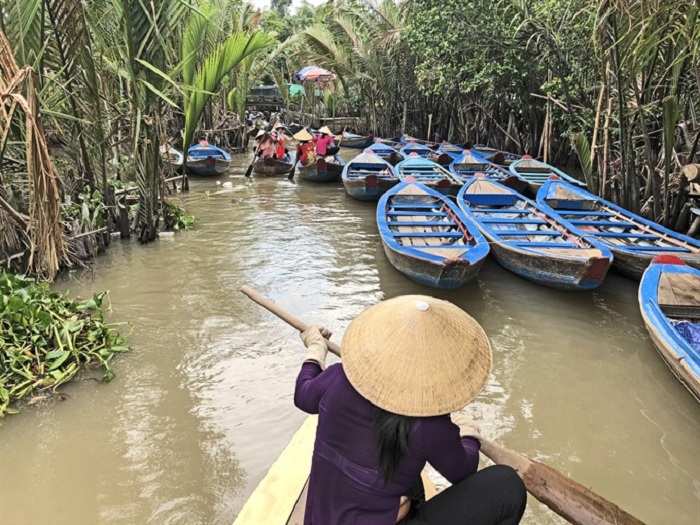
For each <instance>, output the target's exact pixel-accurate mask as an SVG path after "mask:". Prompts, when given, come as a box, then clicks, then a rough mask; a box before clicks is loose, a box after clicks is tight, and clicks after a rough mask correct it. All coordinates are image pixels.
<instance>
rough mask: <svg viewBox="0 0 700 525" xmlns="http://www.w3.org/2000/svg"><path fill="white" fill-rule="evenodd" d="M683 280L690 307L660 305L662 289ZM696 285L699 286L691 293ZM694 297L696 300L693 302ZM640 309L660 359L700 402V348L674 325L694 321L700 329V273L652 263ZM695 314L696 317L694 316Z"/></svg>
mask: <svg viewBox="0 0 700 525" xmlns="http://www.w3.org/2000/svg"><path fill="white" fill-rule="evenodd" d="M662 277H664V282H663V284H662V283H661V279H662ZM679 277H680V278H681V279H683V281H681V285H682V287H683V288H684V289H685V292H686V294H687V295H686V296H685V297H684V298H683V299H682V301H681V302H684V303H685V302H687V303H690V304H687V305H685V304H684V305H683V306H680V307H679V306H678V305H663V304H659V303H660V302H661V301H660V298H659V295H660V294H659V290H660V288H662V287H664V288H668V287H669V286H673V284H672V283H673V280H674V279H677V278H679ZM693 283H694V285H695V286H694V287H692V288H691V289H688V285H689V284H690V285H691V286H692V284H693ZM693 296H694V300H693V299H691V297H693ZM665 297H666V298H665V299H664V300H668V297H669V296H668V295H666V296H665ZM671 297H673V294H671ZM639 307H640V310H641V313H642V318H643V319H644V324H645V325H646V328H647V331H648V332H649V336H650V337H651V340H652V342H653V343H654V346H655V347H656V350H657V351H658V352H659V355H661V357H662V358H663V360H664V361H665V362H666V364H667V365H668V367H669V368H670V369H671V371H672V372H673V374H674V375H675V376H676V377H677V378H678V379H679V380H680V382H681V383H682V384H683V386H685V387H686V388H687V389H688V390H689V391H690V392H691V394H693V395H694V396H695V398H696V399H697V400H698V401H700V348H697V347H694V345H693V344H691V343H690V341H688V340H686V339H685V338H684V337H683V336H682V335H681V334H680V333H679V332H678V330H677V329H676V327H675V325H674V323H673V322H672V321H671V319H678V320H684V319H690V320H691V323H692V324H695V325H700V315H699V312H700V270H698V269H695V268H691V267H689V266H686V265H676V264H660V263H655V262H654V263H652V264H651V265H650V266H649V268H648V269H647V270H646V271H645V272H644V276H643V277H642V280H641V283H640V286H639ZM673 310H676V312H673ZM693 310H694V314H692V313H691V311H693ZM667 312H668V313H667ZM693 316H695V317H693Z"/></svg>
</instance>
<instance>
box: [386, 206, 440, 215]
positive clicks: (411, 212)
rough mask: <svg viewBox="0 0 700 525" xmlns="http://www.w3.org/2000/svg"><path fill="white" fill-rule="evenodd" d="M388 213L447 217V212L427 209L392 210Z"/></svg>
mask: <svg viewBox="0 0 700 525" xmlns="http://www.w3.org/2000/svg"><path fill="white" fill-rule="evenodd" d="M435 209H437V208H435ZM387 215H389V216H392V217H418V216H420V217H447V213H445V212H427V211H390V212H387Z"/></svg>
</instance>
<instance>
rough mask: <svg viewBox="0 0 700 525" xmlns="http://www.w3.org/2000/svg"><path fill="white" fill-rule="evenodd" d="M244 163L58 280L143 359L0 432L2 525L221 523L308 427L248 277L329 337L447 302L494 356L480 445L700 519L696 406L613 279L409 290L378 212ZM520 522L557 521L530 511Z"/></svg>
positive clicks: (289, 356) (493, 269)
mask: <svg viewBox="0 0 700 525" xmlns="http://www.w3.org/2000/svg"><path fill="white" fill-rule="evenodd" d="M247 162H248V158H247V157H245V156H240V157H236V160H235V163H236V167H235V168H234V170H233V178H230V179H229V178H222V179H221V181H224V180H230V181H231V182H232V183H233V190H231V191H222V190H221V189H220V188H217V186H216V181H215V180H213V179H199V180H196V181H195V180H193V181H191V191H190V192H189V193H188V194H186V195H183V196H182V202H183V205H184V206H186V208H187V209H188V211H189V212H190V213H193V214H194V215H196V216H197V217H198V218H200V221H199V222H198V224H197V227H196V229H195V230H193V231H190V232H187V233H185V234H181V235H176V236H174V237H170V238H168V239H160V240H159V241H158V242H156V243H152V244H150V245H147V246H140V245H139V244H138V243H137V242H136V241H135V240H132V241H131V242H115V243H113V245H112V246H111V247H110V249H109V250H108V251H107V253H106V254H105V255H103V256H101V257H99V258H98V259H97V260H96V271H95V272H94V273H90V272H84V273H76V274H75V275H74V276H73V277H72V278H71V279H69V280H61V281H60V282H58V283H56V285H55V289H57V290H64V289H67V288H70V289H71V290H72V293H73V294H74V295H81V296H85V295H87V294H89V293H91V291H92V290H109V291H110V298H111V302H112V306H113V309H114V311H113V313H112V314H111V315H110V317H109V319H108V320H109V321H123V320H129V321H131V323H132V325H133V329H132V331H131V333H130V335H129V338H128V342H129V344H130V345H131V346H132V347H134V348H135V349H136V350H137V351H135V352H132V353H131V354H129V355H127V356H126V357H124V358H119V359H117V360H116V361H115V362H114V367H115V372H116V374H117V375H116V378H115V379H114V381H113V382H111V383H110V384H109V385H94V384H93V383H92V382H88V383H77V384H72V385H69V386H67V387H66V388H65V392H66V393H67V395H68V396H69V398H68V399H67V400H66V401H65V402H62V403H58V402H56V403H52V404H49V405H46V406H40V407H35V408H33V409H32V410H27V411H24V412H23V413H20V414H18V415H16V416H13V417H12V418H11V424H6V425H4V426H3V427H1V428H0V435H1V437H2V439H0V462H1V463H2V465H3V468H2V469H1V471H0V484H2V486H3V495H2V505H0V522H2V523H5V522H7V523H13V524H17V525H22V524H29V523H56V522H57V521H56V519H57V518H56V517H57V516H59V517H61V516H62V517H65V521H66V522H68V521H70V522H71V523H72V524H79V525H82V524H86V525H87V524H93V523H101V524H108V525H116V524H132V523H153V524H156V523H165V522H186V523H191V524H199V523H201V524H212V525H230V524H231V523H232V522H233V519H234V518H235V516H236V514H237V512H238V510H239V509H240V508H241V506H242V504H243V501H245V499H246V498H247V497H248V495H249V494H250V493H251V492H252V490H253V489H254V487H255V485H256V484H257V482H258V481H259V480H260V479H261V478H262V476H263V475H264V473H265V471H266V470H267V468H268V467H269V465H270V464H271V463H272V461H273V460H274V458H276V457H277V455H278V454H279V453H280V451H281V450H282V449H283V448H284V445H285V444H286V443H287V442H288V441H289V438H290V437H291V436H292V434H293V433H294V431H295V430H296V429H297V428H298V426H299V425H300V424H301V422H302V421H303V419H304V414H302V413H300V412H299V411H297V410H296V409H295V408H294V407H293V405H292V398H291V396H292V391H293V384H294V379H295V377H296V373H297V370H298V367H299V365H300V360H301V359H302V357H303V352H302V347H301V343H300V341H299V338H298V335H297V334H296V333H295V332H294V331H293V330H292V329H290V328H288V327H286V326H284V325H283V324H281V323H280V322H279V321H278V320H276V319H274V318H273V317H272V316H270V315H269V314H267V313H265V312H264V311H262V310H261V309H260V308H259V307H257V306H256V305H255V304H253V303H252V302H250V301H249V300H248V299H246V298H245V297H244V296H243V295H242V294H240V293H239V292H238V289H239V288H240V285H241V284H243V283H249V284H251V285H253V286H255V287H256V288H257V289H259V290H260V291H261V292H263V293H265V294H266V295H268V296H269V297H271V298H272V299H274V300H275V301H276V302H278V303H279V304H281V305H282V306H283V307H284V308H285V309H287V310H289V311H290V312H294V313H295V314H296V315H298V316H299V317H300V318H303V319H305V320H310V321H314V322H319V323H322V324H326V325H327V326H330V327H332V328H333V330H334V332H335V333H336V336H335V337H334V339H335V340H336V341H340V338H341V336H342V333H343V330H344V328H345V327H346V326H347V325H348V323H349V322H350V321H351V319H352V318H353V317H354V316H355V315H357V314H358V313H359V312H360V311H362V309H364V308H365V307H367V306H369V305H370V304H374V303H375V302H377V301H378V300H380V299H382V298H389V297H394V296H396V295H400V294H406V293H429V294H431V295H437V296H439V297H442V298H445V299H448V300H451V301H453V302H455V303H456V304H458V305H459V306H460V307H462V308H464V309H465V310H467V311H468V312H469V313H470V314H471V315H473V316H474V317H475V318H476V319H477V320H478V321H479V322H480V323H481V324H482V325H483V326H484V329H485V330H486V332H487V334H488V335H489V337H490V338H491V341H492V343H493V346H494V359H495V363H494V372H493V376H492V378H491V380H490V382H489V384H488V386H487V388H486V390H485V392H484V394H483V395H482V396H480V398H479V399H478V400H477V402H476V403H475V404H474V405H473V406H472V414H473V415H474V416H475V418H476V419H480V420H483V421H484V423H483V425H482V427H483V430H484V433H485V434H486V435H488V436H489V437H491V438H493V439H494V440H495V441H498V442H500V443H502V444H503V445H505V446H508V447H510V448H513V449H515V450H518V451H519V452H521V453H523V454H526V455H527V456H529V457H532V458H536V459H539V460H542V461H544V462H546V463H548V464H551V465H552V466H553V467H555V468H557V469H559V470H561V471H562V472H565V473H567V474H569V475H571V476H572V477H573V478H574V479H576V480H577V481H579V482H580V483H582V484H584V485H586V486H590V487H591V488H593V489H594V490H595V491H597V492H599V493H600V494H601V495H603V496H605V497H606V498H608V499H610V500H612V501H615V502H616V503H618V504H619V505H620V506H621V507H623V508H624V509H625V510H628V511H629V512H631V513H632V514H634V515H636V516H638V517H639V518H640V519H643V520H645V521H647V522H649V523H673V524H678V525H694V524H695V523H696V522H697V519H698V514H697V509H698V501H699V499H698V495H697V493H696V491H694V487H696V486H697V485H698V483H700V460H699V459H698V456H697V435H698V433H700V406H698V404H697V402H696V401H695V400H694V399H693V398H692V397H691V396H690V394H689V393H688V392H687V391H686V390H685V389H684V388H683V387H682V386H681V385H680V384H679V383H678V381H677V380H676V379H675V378H674V377H673V375H672V374H671V373H670V372H669V370H668V369H667V367H666V366H665V365H664V363H663V361H662V360H661V359H660V357H659V356H658V354H657V353H656V351H655V349H654V348H653V346H652V344H651V342H650V341H649V338H648V335H647V333H646V330H645V329H644V326H643V324H642V320H641V317H640V315H639V308H638V305H637V296H636V290H637V283H636V282H634V281H631V280H628V279H626V278H623V277H620V276H619V275H616V274H611V275H609V276H608V279H607V280H606V282H605V284H604V285H603V286H602V287H601V288H600V289H598V290H596V291H594V292H582V293H565V292H557V291H554V290H550V289H547V288H544V287H540V286H537V285H534V284H532V283H529V282H527V281H524V280H522V279H519V278H518V277H516V276H514V275H512V274H511V273H509V272H507V271H505V270H504V269H502V268H501V267H499V266H498V265H497V264H496V263H494V262H492V261H489V262H488V263H487V264H486V265H485V266H484V268H483V269H482V272H481V273H480V275H479V277H478V279H477V280H476V281H474V282H473V283H469V284H468V285H467V286H466V287H464V288H462V289H460V290H455V291H451V292H436V291H435V290H430V289H426V288H421V287H419V286H417V285H415V284H414V283H412V282H411V281H409V280H408V279H405V278H404V277H403V276H401V275H400V274H399V273H398V272H396V271H395V270H394V268H393V267H392V266H391V265H390V263H389V262H388V261H387V260H386V258H385V256H384V254H383V251H382V248H381V243H380V241H379V236H378V233H377V230H376V224H375V210H374V207H373V206H372V205H371V204H367V203H361V202H356V201H354V200H352V199H349V198H348V197H347V196H346V195H345V194H344V192H343V189H342V186H341V185H312V184H304V183H303V182H299V183H293V182H289V181H287V180H286V179H285V178H280V179H254V178H253V179H250V180H247V179H245V178H244V177H243V176H242V174H243V171H244V170H245V168H246V167H247V165H248V164H247ZM56 486H61V487H63V490H61V491H56V490H55V488H56ZM66 491H68V492H70V493H75V494H81V498H80V501H76V500H74V499H72V498H65V496H64V495H63V494H65V492H66ZM30 492H31V493H32V494H33V497H32V498H28V497H27V496H26V494H28V493H30ZM37 502H40V503H39V504H38V503H37ZM525 523H526V524H529V525H535V524H537V525H542V524H544V525H553V524H558V523H561V521H559V520H558V518H556V517H554V516H553V515H552V514H551V513H550V512H548V511H545V510H543V509H542V508H541V507H540V506H539V504H537V503H536V502H534V501H532V500H531V504H530V510H529V514H528V517H527V520H526V521H525Z"/></svg>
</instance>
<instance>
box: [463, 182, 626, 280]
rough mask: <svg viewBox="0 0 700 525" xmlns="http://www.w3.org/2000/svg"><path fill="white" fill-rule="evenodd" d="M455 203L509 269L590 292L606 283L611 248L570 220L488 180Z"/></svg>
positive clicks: (465, 190)
mask: <svg viewBox="0 0 700 525" xmlns="http://www.w3.org/2000/svg"><path fill="white" fill-rule="evenodd" d="M457 203H458V205H459V207H460V209H461V210H462V211H463V212H464V213H465V215H466V216H467V217H469V218H470V219H471V220H473V221H474V222H475V223H476V224H477V226H478V227H479V229H480V230H481V232H482V233H483V234H484V236H485V237H486V238H487V239H488V240H489V242H490V243H491V254H492V255H493V256H494V258H495V259H496V260H497V261H498V262H499V263H500V264H501V265H502V266H503V267H505V268H506V269H508V270H510V271H512V272H513V273H515V274H517V275H519V276H521V277H523V278H525V279H528V280H530V281H533V282H535V283H537V284H542V285H544V286H549V287H552V288H558V289H563V290H590V289H592V288H596V287H598V286H600V285H601V284H602V283H603V280H604V279H605V276H606V275H607V273H608V270H609V268H610V265H611V264H612V261H613V255H612V253H611V252H610V250H609V249H607V248H606V247H605V246H603V245H602V244H601V243H598V242H596V241H595V240H593V239H590V238H586V237H585V236H582V235H580V234H578V233H576V232H575V230H574V228H573V227H572V225H571V224H569V223H568V222H567V221H565V220H563V219H561V218H560V217H559V216H557V215H556V214H552V213H550V212H548V211H547V210H545V208H544V207H543V206H541V205H539V204H538V203H536V202H534V201H532V200H530V199H527V198H525V197H524V196H522V195H520V194H519V193H518V192H516V191H514V190H513V189H512V188H508V187H506V186H504V185H502V184H499V183H498V182H496V181H494V180H489V178H487V177H474V178H472V179H470V180H469V181H467V182H466V183H465V184H464V186H463V187H462V189H461V190H460V192H459V195H458V196H457Z"/></svg>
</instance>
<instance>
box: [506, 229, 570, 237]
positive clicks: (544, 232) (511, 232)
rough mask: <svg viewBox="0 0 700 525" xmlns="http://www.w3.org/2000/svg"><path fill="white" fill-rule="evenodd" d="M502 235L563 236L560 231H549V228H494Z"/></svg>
mask: <svg viewBox="0 0 700 525" xmlns="http://www.w3.org/2000/svg"><path fill="white" fill-rule="evenodd" d="M493 232H494V233H497V234H498V235H500V236H501V237H502V236H504V235H532V236H537V235H543V236H547V237H561V233H560V232H558V231H548V230H496V229H494V230H493Z"/></svg>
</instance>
